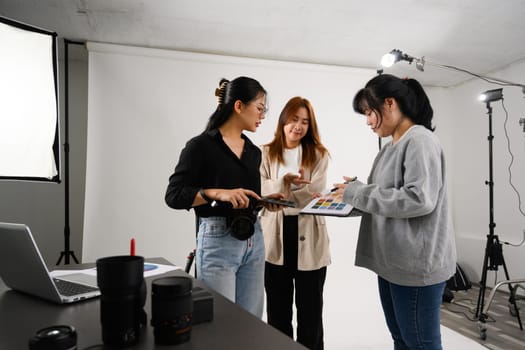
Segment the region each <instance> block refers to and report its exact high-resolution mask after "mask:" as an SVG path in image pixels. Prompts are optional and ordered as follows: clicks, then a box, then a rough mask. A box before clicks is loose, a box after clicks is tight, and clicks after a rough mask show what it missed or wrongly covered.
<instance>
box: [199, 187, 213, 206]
mask: <svg viewBox="0 0 525 350" xmlns="http://www.w3.org/2000/svg"><path fill="white" fill-rule="evenodd" d="M199 193H200V195H201V197H202V199H204V200H205V201H206V202H208V203H211V202H213V199H211V198H210V197H208V196H207V195H206V193H204V188H201V189H200V190H199Z"/></svg>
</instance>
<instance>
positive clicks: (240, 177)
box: [165, 77, 282, 318]
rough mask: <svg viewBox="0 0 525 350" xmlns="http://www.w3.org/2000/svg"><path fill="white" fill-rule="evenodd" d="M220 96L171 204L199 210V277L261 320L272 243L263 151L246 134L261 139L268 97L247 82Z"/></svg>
mask: <svg viewBox="0 0 525 350" xmlns="http://www.w3.org/2000/svg"><path fill="white" fill-rule="evenodd" d="M215 95H216V96H217V97H218V106H217V109H216V110H215V112H214V113H213V114H212V115H211V117H210V119H209V121H208V125H207V126H206V130H205V131H204V132H203V133H202V134H200V135H198V136H196V137H194V138H192V139H191V140H189V141H188V143H187V144H186V146H185V148H184V149H183V150H182V152H181V154H180V159H179V162H178V164H177V166H176V167H175V172H174V173H173V174H172V175H171V177H170V179H169V185H168V189H167V191H166V197H165V199H166V203H167V204H168V206H170V207H171V208H173V209H187V210H189V209H190V208H192V207H193V208H195V213H196V215H197V216H198V218H199V232H198V234H197V253H196V268H197V278H199V279H200V280H202V281H203V282H204V283H206V285H208V286H209V287H211V288H213V289H215V290H216V291H218V292H219V293H221V294H222V295H224V296H225V297H227V298H229V299H230V300H232V301H234V302H236V303H237V304H239V305H241V306H242V307H243V308H245V309H246V310H248V311H250V312H251V313H252V314H254V315H256V316H257V317H259V318H260V317H262V312H263V304H264V283H263V281H264V242H263V237H262V232H261V228H260V224H259V221H258V219H257V206H258V205H257V204H256V203H257V200H259V199H260V197H259V195H260V192H261V176H260V173H259V166H260V163H261V151H260V149H259V148H258V147H257V146H255V145H254V144H253V143H252V142H251V141H250V139H249V138H248V137H246V135H244V134H243V133H242V132H243V131H244V130H248V131H252V132H255V131H256V130H257V127H259V125H260V124H261V121H262V119H264V117H265V113H266V91H265V90H264V88H263V87H262V86H261V85H260V84H259V82H257V81H256V80H254V79H251V78H247V77H239V78H236V79H234V80H232V81H228V80H226V79H222V80H221V82H220V84H219V88H217V89H216V91H215ZM275 196H276V197H282V195H279V194H277V195H275ZM269 206H270V207H269V209H270V210H278V209H280V208H279V207H277V206H274V205H269Z"/></svg>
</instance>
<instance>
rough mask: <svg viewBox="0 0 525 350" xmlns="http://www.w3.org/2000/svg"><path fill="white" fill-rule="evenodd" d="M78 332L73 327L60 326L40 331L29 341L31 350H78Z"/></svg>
mask: <svg viewBox="0 0 525 350" xmlns="http://www.w3.org/2000/svg"><path fill="white" fill-rule="evenodd" d="M76 348H77V332H76V331H75V328H74V327H73V326H66V325H58V326H51V327H46V328H42V329H40V330H38V331H37V332H36V334H35V335H34V336H33V337H31V339H29V349H30V350H76Z"/></svg>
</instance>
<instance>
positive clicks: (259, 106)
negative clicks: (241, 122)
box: [252, 102, 268, 114]
mask: <svg viewBox="0 0 525 350" xmlns="http://www.w3.org/2000/svg"><path fill="white" fill-rule="evenodd" d="M252 104H254V105H255V108H257V110H258V111H259V114H266V113H267V112H268V107H266V106H264V105H262V104H255V103H253V102H252Z"/></svg>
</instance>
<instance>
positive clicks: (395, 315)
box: [378, 277, 446, 350]
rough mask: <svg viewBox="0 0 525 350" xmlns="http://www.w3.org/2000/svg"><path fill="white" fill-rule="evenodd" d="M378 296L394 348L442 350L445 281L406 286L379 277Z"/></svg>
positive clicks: (402, 349)
mask: <svg viewBox="0 0 525 350" xmlns="http://www.w3.org/2000/svg"><path fill="white" fill-rule="evenodd" d="M378 283H379V295H380V297H381V304H382V305H383V312H384V314H385V318H386V323H387V325H388V329H389V330H390V333H391V334H392V338H393V339H394V349H395V350H406V349H411V350H415V349H425V350H441V349H442V347H441V331H440V314H439V312H440V310H439V307H440V305H441V300H442V297H443V290H444V288H445V283H446V282H442V283H438V284H434V285H431V286H424V287H407V286H400V285H398V284H394V283H390V282H388V281H387V280H385V279H383V278H381V277H378Z"/></svg>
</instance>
